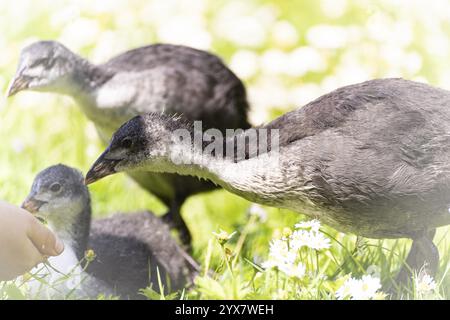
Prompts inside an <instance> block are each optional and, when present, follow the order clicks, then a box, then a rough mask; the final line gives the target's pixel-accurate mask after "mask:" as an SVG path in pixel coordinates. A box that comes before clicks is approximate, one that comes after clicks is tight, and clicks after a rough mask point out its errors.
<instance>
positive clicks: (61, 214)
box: [22, 165, 90, 227]
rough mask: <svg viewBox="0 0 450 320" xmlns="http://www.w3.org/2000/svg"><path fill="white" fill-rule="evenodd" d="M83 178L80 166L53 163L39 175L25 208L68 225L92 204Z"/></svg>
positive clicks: (44, 217) (53, 221)
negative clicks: (77, 167)
mask: <svg viewBox="0 0 450 320" xmlns="http://www.w3.org/2000/svg"><path fill="white" fill-rule="evenodd" d="M83 182H84V181H83V175H82V174H81V172H79V171H78V170H76V169H73V168H70V167H67V166H65V165H55V166H51V167H49V168H47V169H45V170H43V171H41V172H40V173H39V174H38V175H37V176H36V178H35V179H34V182H33V185H32V187H31V191H30V193H29V194H28V196H27V198H26V199H25V201H24V202H23V204H22V208H24V209H25V210H27V211H29V212H30V213H32V214H33V215H35V216H36V217H37V218H38V219H40V220H45V221H48V222H49V223H51V224H52V225H54V226H56V227H58V226H62V227H65V226H67V224H68V223H71V222H73V221H75V220H76V218H77V217H76V216H77V214H79V213H80V212H81V211H82V210H83V208H84V207H85V206H86V205H89V204H90V198H89V192H88V190H87V188H86V186H85V185H84V183H83Z"/></svg>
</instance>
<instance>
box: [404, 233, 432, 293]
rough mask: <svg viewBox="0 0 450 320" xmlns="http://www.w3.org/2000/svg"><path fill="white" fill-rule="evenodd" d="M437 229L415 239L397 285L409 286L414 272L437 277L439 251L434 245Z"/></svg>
mask: <svg viewBox="0 0 450 320" xmlns="http://www.w3.org/2000/svg"><path fill="white" fill-rule="evenodd" d="M435 233H436V229H433V230H430V231H428V232H425V233H424V234H421V235H420V236H418V237H417V238H414V239H413V243H412V246H411V249H410V251H409V254H408V257H407V258H406V263H405V265H403V267H402V269H401V270H400V272H399V274H398V276H397V281H396V282H397V283H402V284H407V283H408V282H410V280H411V277H412V274H413V273H414V272H416V273H418V272H419V271H425V272H426V273H427V274H429V275H430V276H433V277H434V276H435V275H436V272H437V268H438V266H439V251H438V249H437V247H436V246H435V245H434V243H433V237H434V235H435Z"/></svg>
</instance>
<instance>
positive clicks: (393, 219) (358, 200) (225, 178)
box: [86, 79, 450, 274]
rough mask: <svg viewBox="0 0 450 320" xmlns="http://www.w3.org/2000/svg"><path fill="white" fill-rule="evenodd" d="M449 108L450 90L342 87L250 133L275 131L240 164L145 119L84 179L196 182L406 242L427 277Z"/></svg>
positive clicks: (449, 181) (442, 198)
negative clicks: (134, 174)
mask: <svg viewBox="0 0 450 320" xmlns="http://www.w3.org/2000/svg"><path fill="white" fill-rule="evenodd" d="M449 106H450V92H449V91H446V90H442V89H438V88H434V87H432V86H429V85H426V84H422V83H417V82H413V81H407V80H403V79H377V80H372V81H367V82H363V83H359V84H355V85H350V86H346V87H342V88H340V89H337V90H335V91H333V92H331V93H329V94H326V95H324V96H322V97H320V98H318V99H316V100H314V101H312V102H311V103H309V104H307V105H305V106H304V107H302V108H299V109H297V110H294V111H292V112H288V113H286V114H285V115H283V116H281V117H279V118H278V119H275V120H274V121H272V122H270V123H269V124H267V125H265V126H263V127H261V128H257V129H255V130H257V131H260V132H261V129H264V130H268V131H270V132H271V133H272V132H275V131H274V130H275V129H278V130H279V131H278V134H279V139H277V141H276V140H274V141H269V143H268V145H269V147H268V148H267V150H268V151H270V152H266V151H265V150H258V153H253V154H251V153H247V154H246V155H245V156H244V157H242V158H236V157H222V156H220V153H216V154H208V153H206V152H204V151H205V150H206V148H203V149H202V148H198V147H195V146H193V145H192V144H191V143H186V141H188V140H185V141H184V140H183V141H182V140H177V139H172V137H171V133H172V132H173V131H174V130H175V129H180V128H183V129H185V130H191V132H192V125H191V124H190V122H189V121H186V120H183V119H180V118H173V117H166V116H162V115H157V114H147V115H143V116H139V117H135V118H133V119H132V120H130V121H128V122H127V123H126V124H124V125H123V126H122V127H121V128H120V129H119V130H118V131H117V132H116V133H115V134H114V136H113V139H112V141H111V143H110V145H109V146H108V148H107V149H106V150H105V152H104V153H103V154H102V155H101V156H100V158H99V159H98V160H97V161H96V162H95V163H94V165H93V166H92V168H91V170H90V171H89V173H88V174H87V177H86V182H87V183H92V182H94V181H96V180H98V179H100V178H102V177H104V176H106V175H109V174H114V173H115V172H120V171H130V170H134V169H137V168H140V169H145V170H149V171H151V170H153V171H155V172H177V173H178V174H188V175H194V176H198V177H201V178H205V179H209V180H211V181H213V182H215V183H217V184H219V185H220V186H222V187H223V188H225V189H227V190H229V191H230V192H232V193H235V194H237V195H240V196H242V197H244V198H246V199H248V200H250V201H254V202H258V203H261V204H265V205H269V206H274V207H279V208H287V209H290V210H293V211H297V212H301V213H304V214H306V215H308V216H311V217H314V218H317V219H320V220H322V221H323V222H324V223H326V224H328V225H330V226H332V227H334V228H336V229H337V230H340V231H343V232H351V233H354V234H357V235H360V236H364V237H368V238H411V239H413V240H414V242H413V245H412V250H411V251H410V254H409V256H408V260H407V261H408V263H410V264H411V267H412V268H414V269H420V268H421V267H422V266H423V265H424V263H427V264H428V269H429V272H430V273H431V274H434V273H435V271H436V268H437V265H438V261H439V254H438V251H437V248H436V247H435V245H434V244H433V242H432V238H433V235H434V232H435V229H436V228H437V227H439V226H444V225H447V224H449V223H450V213H449V207H450V197H449V195H450V148H449V145H450V107H449ZM250 130H252V129H250ZM271 136H272V135H271ZM242 137H243V135H242V134H241V135H237V136H236V137H234V140H236V139H239V138H242ZM123 141H127V145H124V144H123ZM274 142H278V147H277V148H272V147H271V146H272V143H274ZM227 143H229V141H226V144H227ZM173 154H176V155H177V158H176V159H174V158H173V157H172V155H173ZM255 154H256V155H257V156H256V155H255ZM180 157H181V159H180ZM174 160H176V161H174Z"/></svg>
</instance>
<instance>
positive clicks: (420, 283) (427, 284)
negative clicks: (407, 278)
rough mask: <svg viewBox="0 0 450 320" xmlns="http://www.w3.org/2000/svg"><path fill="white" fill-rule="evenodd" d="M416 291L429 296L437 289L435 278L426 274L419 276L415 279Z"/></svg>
mask: <svg viewBox="0 0 450 320" xmlns="http://www.w3.org/2000/svg"><path fill="white" fill-rule="evenodd" d="M415 282H416V289H417V291H418V292H419V293H421V294H427V293H430V292H431V291H434V290H435V289H436V282H435V281H434V279H433V277H431V276H430V275H428V274H427V273H425V272H422V273H420V274H419V276H418V277H417V278H416V279H415Z"/></svg>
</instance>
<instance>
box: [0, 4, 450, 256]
mask: <svg viewBox="0 0 450 320" xmlns="http://www.w3.org/2000/svg"><path fill="white" fill-rule="evenodd" d="M0 8H1V10H0V30H2V32H1V33H0V89H1V91H2V92H5V91H6V88H7V85H8V82H9V81H10V79H11V78H12V76H13V74H14V72H15V68H16V65H17V61H18V57H19V52H20V50H21V48H22V47H24V46H25V45H27V44H29V43H31V42H33V41H36V40H40V39H56V40H58V41H61V42H62V43H63V44H65V45H66V46H67V47H69V48H70V49H71V50H73V51H74V52H76V53H79V54H80V55H82V56H84V57H86V58H88V59H89V60H91V61H93V62H104V61H106V60H108V59H109V58H111V57H113V56H114V55H116V54H119V53H121V52H123V51H125V50H128V49H131V48H134V47H138V46H142V45H147V44H151V43H156V42H169V43H176V44H184V45H188V46H192V47H195V48H200V49H205V50H208V51H211V52H213V53H215V54H217V55H219V56H221V57H222V58H223V59H224V61H226V63H227V64H228V65H229V66H230V67H231V69H232V70H233V71H234V72H235V73H236V74H237V75H238V76H240V77H241V78H242V80H243V81H244V82H245V84H246V86H247V90H248V95H249V100H250V102H251V106H252V108H251V114H250V118H251V121H252V122H253V124H261V123H263V122H266V121H269V120H271V119H273V118H274V117H276V116H277V115H279V114H282V113H284V112H286V111H288V110H291V109H293V108H295V107H299V106H302V105H303V104H305V103H307V102H309V101H310V100H312V99H314V98H316V97H318V96H319V95H321V94H323V93H326V92H329V91H331V90H333V89H335V88H338V87H340V86H343V85H346V84H351V83H356V82H360V81H364V80H367V79H372V78H380V77H404V78H407V79H412V80H417V81H423V82H428V83H430V84H432V85H435V86H439V87H442V88H447V89H450V59H449V58H450V43H449V37H450V2H449V1H445V0H432V1H431V0H428V1H419V0H415V1H400V0H384V1H383V0H382V1H368V0H358V1H350V0H320V1H316V0H302V1H294V0H289V1H287V0H286V1H275V0H272V1H270V0H246V1H242V0H229V1H228V0H227V1H224V0H215V1H206V0H190V1H185V0H108V1H101V0H77V1H64V0H60V1H54V0H40V1H34V0H14V1H9V0H0ZM1 99H2V100H1V102H0V139H1V140H0V141H1V143H0V198H1V199H4V200H6V201H9V202H12V203H16V204H20V203H21V201H22V200H23V199H24V197H25V196H26V194H27V193H28V190H29V188H30V185H31V183H32V180H33V178H34V176H35V174H36V173H37V172H39V171H40V170H42V169H44V168H45V167H47V166H50V165H53V164H55V163H60V162H61V163H65V164H67V165H70V166H75V167H78V168H80V169H81V170H83V171H84V172H86V170H87V169H88V167H89V165H90V164H91V163H92V161H93V160H94V159H95V158H96V157H97V156H98V154H99V153H100V152H101V150H102V146H101V144H100V142H99V140H98V138H97V134H96V131H95V129H94V126H93V125H92V124H90V123H89V122H88V121H87V119H86V118H85V117H84V116H83V114H82V113H81V111H80V110H79V108H78V107H77V106H76V105H75V103H74V102H73V101H72V100H71V99H70V98H67V97H63V96H58V95H55V94H44V93H32V92H23V93H20V94H18V95H17V96H15V97H14V98H11V99H8V100H6V99H5V98H3V97H2V98H1ZM91 192H92V196H93V208H94V212H95V215H97V216H104V215H108V214H111V213H113V212H117V211H132V210H138V209H144V208H151V209H152V210H154V211H155V212H156V213H158V214H161V213H163V212H164V211H165V208H164V206H163V205H162V204H161V203H159V202H158V201H157V200H156V199H155V198H153V197H151V196H149V195H148V194H147V193H145V192H143V191H141V190H139V189H138V187H137V186H136V185H135V184H134V183H133V182H132V181H131V180H130V179H128V178H126V177H125V176H124V175H116V176H114V177H110V178H108V179H105V180H102V181H101V182H99V183H97V184H95V185H93V186H92V187H91ZM249 206H250V204H249V203H248V202H247V201H245V200H242V199H240V198H238V197H236V196H233V195H230V194H229V193H227V192H225V191H217V192H213V193H210V194H207V195H201V196H196V197H193V198H192V199H190V200H189V201H188V202H187V203H186V204H185V206H184V207H183V215H184V216H185V217H186V220H187V223H188V225H189V226H190V228H191V230H192V231H193V237H194V250H195V252H196V254H197V256H199V255H201V251H202V249H203V248H204V247H205V246H206V243H207V241H208V239H209V238H210V237H211V232H212V231H216V230H218V228H224V229H225V230H227V231H233V230H234V229H237V228H239V225H242V223H244V222H245V221H246V219H248V216H247V215H246V212H247V210H248V207H249ZM280 211H283V210H278V209H269V210H268V212H269V215H270V216H269V219H267V222H266V223H265V224H264V225H263V226H262V227H260V228H259V230H258V233H259V237H255V239H254V240H253V241H255V242H258V241H259V242H261V243H260V244H261V247H264V250H267V243H268V241H269V239H270V235H271V234H272V233H273V230H275V229H276V228H279V227H283V226H286V225H289V223H293V222H294V221H297V220H298V219H299V218H298V217H299V216H298V214H294V213H290V212H284V211H283V212H282V213H280ZM264 234H265V235H266V236H267V237H264V236H263V235H264ZM262 242H264V246H262ZM405 243H406V242H405ZM256 244H258V243H256ZM254 248H255V250H256V252H257V251H258V248H259V247H258V246H257V245H255V246H254ZM445 248H447V247H445ZM255 255H256V253H255Z"/></svg>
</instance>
